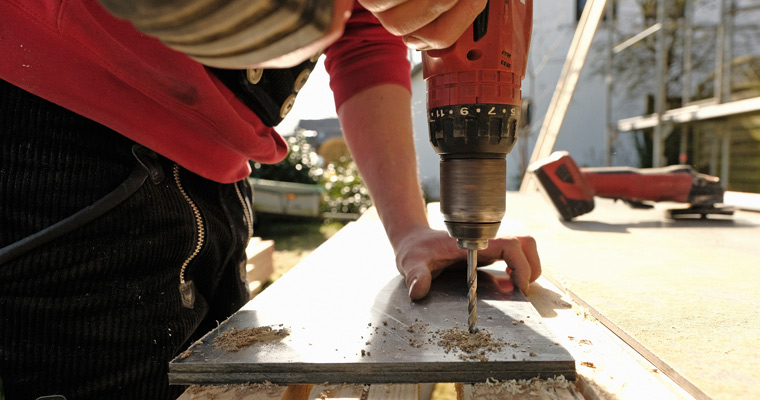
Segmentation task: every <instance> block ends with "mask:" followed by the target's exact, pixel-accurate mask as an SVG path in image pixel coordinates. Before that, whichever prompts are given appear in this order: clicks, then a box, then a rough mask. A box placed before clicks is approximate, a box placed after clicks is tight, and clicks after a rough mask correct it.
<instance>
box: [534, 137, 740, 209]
mask: <svg viewBox="0 0 760 400" xmlns="http://www.w3.org/2000/svg"><path fill="white" fill-rule="evenodd" d="M528 171H529V172H532V173H533V174H535V175H536V178H538V181H539V183H540V184H541V185H540V187H541V189H542V191H543V192H544V193H545V194H546V195H547V197H549V199H550V200H551V202H552V204H554V207H555V208H556V209H557V212H559V214H560V216H561V217H562V218H563V219H565V220H567V221H569V220H571V219H573V218H575V217H577V216H579V215H583V214H586V213H588V212H591V210H593V209H594V196H599V197H604V198H608V199H616V200H617V199H620V200H623V201H624V202H626V203H627V204H628V205H630V206H631V207H634V208H652V207H653V206H652V205H651V204H648V203H646V202H659V201H672V202H678V203H688V204H689V205H690V206H689V207H688V208H675V209H671V210H668V212H669V214H670V217H671V218H674V219H677V218H692V217H695V216H698V217H700V218H706V217H707V215H712V214H718V215H733V213H734V211H733V209H731V208H730V207H716V204H719V203H722V202H723V193H724V189H723V186H721V184H720V182H719V180H718V178H717V177H714V176H710V175H705V174H700V173H698V172H695V171H694V170H693V169H692V168H691V167H690V166H688V165H672V166H669V167H663V168H643V169H636V168H630V167H607V168H578V166H577V165H576V164H575V161H573V159H572V157H570V154H568V153H567V152H566V151H557V152H554V153H553V154H552V155H551V156H549V157H548V158H546V159H544V160H541V161H537V162H535V163H533V164H531V165H530V167H528Z"/></svg>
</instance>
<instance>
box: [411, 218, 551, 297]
mask: <svg viewBox="0 0 760 400" xmlns="http://www.w3.org/2000/svg"><path fill="white" fill-rule="evenodd" d="M466 259H467V252H466V251H465V250H460V249H459V248H457V246H456V240H455V239H453V238H451V237H449V235H448V234H447V233H446V232H444V231H437V230H433V229H430V228H427V227H420V228H418V229H417V230H416V231H414V232H412V233H411V234H409V235H408V236H407V237H406V238H405V240H404V241H402V242H400V243H399V244H398V245H397V248H396V267H397V268H398V270H399V272H401V274H402V275H404V277H405V278H406V286H407V288H409V297H410V298H412V299H413V300H418V299H421V298H423V297H425V296H426V295H427V294H428V292H429V291H430V284H431V281H432V279H433V278H435V277H436V276H438V275H439V274H440V273H441V271H443V270H444V269H445V268H446V267H448V266H450V265H452V264H455V263H457V262H462V261H465V260H466ZM499 260H503V261H505V262H506V263H507V273H509V275H510V277H511V279H512V282H513V284H514V285H515V286H517V287H518V288H520V290H522V291H523V292H524V293H525V294H527V293H528V290H529V286H530V282H533V281H535V280H536V279H538V277H539V276H540V275H541V261H540V260H539V257H538V250H537V248H536V241H535V239H533V238H532V237H530V236H517V237H509V238H497V239H493V240H491V241H489V244H488V248H487V249H485V250H480V251H478V261H479V264H481V265H488V264H492V263H494V262H496V261H499Z"/></svg>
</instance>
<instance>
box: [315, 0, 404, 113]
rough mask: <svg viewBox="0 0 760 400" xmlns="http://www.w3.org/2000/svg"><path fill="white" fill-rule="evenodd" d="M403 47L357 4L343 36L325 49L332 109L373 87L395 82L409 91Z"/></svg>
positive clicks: (372, 16)
mask: <svg viewBox="0 0 760 400" xmlns="http://www.w3.org/2000/svg"><path fill="white" fill-rule="evenodd" d="M407 51H408V50H407V47H406V46H405V45H404V43H403V42H402V41H401V38H400V37H398V36H394V35H392V34H390V33H389V32H388V31H387V30H385V28H383V26H382V25H380V21H378V20H377V18H375V16H374V15H372V13H370V12H369V11H367V10H366V9H364V8H363V7H362V6H360V5H359V4H358V3H356V5H355V6H354V10H353V13H352V14H351V18H350V19H349V20H348V22H347V23H346V29H345V32H344V33H343V36H342V37H341V38H340V39H338V40H337V41H336V42H335V43H333V44H332V45H331V46H330V47H329V48H327V50H325V56H326V57H327V58H326V60H325V69H326V70H327V72H328V73H329V74H330V88H332V90H333V93H334V95H335V108H336V109H337V108H339V107H340V105H341V104H343V102H344V101H346V100H348V99H349V98H350V97H351V96H353V95H355V94H357V93H359V92H361V91H362V90H364V89H368V88H370V87H373V86H377V85H381V84H386V83H395V84H399V85H401V86H403V87H405V88H407V89H408V90H409V91H411V78H410V66H409V61H408V60H407Z"/></svg>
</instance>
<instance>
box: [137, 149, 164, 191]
mask: <svg viewBox="0 0 760 400" xmlns="http://www.w3.org/2000/svg"><path fill="white" fill-rule="evenodd" d="M132 155H134V156H135V158H136V159H137V162H139V163H140V165H142V166H143V167H145V169H146V170H148V176H149V177H150V180H151V181H152V182H153V184H154V185H157V184H159V183H161V182H162V181H163V180H164V177H165V174H164V169H163V168H162V167H161V164H160V163H159V160H158V154H156V153H155V152H154V151H153V150H150V149H149V148H147V147H144V146H141V145H139V144H136V145H134V146H132Z"/></svg>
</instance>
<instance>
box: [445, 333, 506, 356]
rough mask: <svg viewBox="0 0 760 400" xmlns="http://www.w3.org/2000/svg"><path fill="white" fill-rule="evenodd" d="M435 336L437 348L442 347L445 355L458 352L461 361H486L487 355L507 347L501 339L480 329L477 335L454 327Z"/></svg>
mask: <svg viewBox="0 0 760 400" xmlns="http://www.w3.org/2000/svg"><path fill="white" fill-rule="evenodd" d="M435 333H436V335H437V336H438V337H440V339H439V340H438V343H437V344H438V346H440V347H443V349H444V350H445V351H446V353H449V352H451V351H455V352H456V351H460V352H462V353H461V354H459V358H461V359H462V360H478V361H488V357H487V356H486V355H487V354H488V353H498V352H500V351H502V349H503V348H504V347H505V346H507V342H505V341H504V340H503V339H501V338H494V337H493V336H491V333H490V332H488V331H486V330H484V329H480V330H479V331H478V332H477V333H470V331H469V330H467V329H462V328H460V327H458V326H455V327H453V328H450V329H439V330H437V331H436V332H435Z"/></svg>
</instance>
